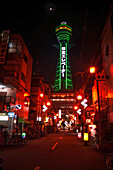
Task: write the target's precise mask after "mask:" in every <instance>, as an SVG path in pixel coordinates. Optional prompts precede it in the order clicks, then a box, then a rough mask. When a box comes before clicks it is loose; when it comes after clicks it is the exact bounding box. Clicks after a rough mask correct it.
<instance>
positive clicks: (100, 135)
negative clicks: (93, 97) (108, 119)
mask: <svg viewBox="0 0 113 170" xmlns="http://www.w3.org/2000/svg"><path fill="white" fill-rule="evenodd" d="M90 73H91V74H95V73H96V69H95V67H90ZM98 81H99V80H97V79H96V82H97V96H98V114H99V148H101V145H102V128H101V112H100V97H99V83H98ZM100 81H101V80H100Z"/></svg>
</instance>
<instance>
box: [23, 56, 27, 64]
mask: <svg viewBox="0 0 113 170" xmlns="http://www.w3.org/2000/svg"><path fill="white" fill-rule="evenodd" d="M23 59H24V61H25V62H26V63H27V57H26V55H25V54H24V56H23Z"/></svg>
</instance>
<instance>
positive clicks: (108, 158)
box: [105, 152, 113, 170]
mask: <svg viewBox="0 0 113 170" xmlns="http://www.w3.org/2000/svg"><path fill="white" fill-rule="evenodd" d="M105 164H106V167H107V170H111V169H113V153H110V152H108V153H106V155H105Z"/></svg>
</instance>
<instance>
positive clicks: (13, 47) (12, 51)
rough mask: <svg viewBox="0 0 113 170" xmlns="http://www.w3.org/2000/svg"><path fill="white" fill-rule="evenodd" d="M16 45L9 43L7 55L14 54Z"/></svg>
mask: <svg viewBox="0 0 113 170" xmlns="http://www.w3.org/2000/svg"><path fill="white" fill-rule="evenodd" d="M16 45H17V42H16V41H12V42H9V45H8V47H9V49H8V52H9V53H16Z"/></svg>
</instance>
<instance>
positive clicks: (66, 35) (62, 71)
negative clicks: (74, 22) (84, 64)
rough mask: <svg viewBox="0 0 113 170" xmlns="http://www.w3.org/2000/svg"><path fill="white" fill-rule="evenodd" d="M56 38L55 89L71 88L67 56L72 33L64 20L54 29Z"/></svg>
mask: <svg viewBox="0 0 113 170" xmlns="http://www.w3.org/2000/svg"><path fill="white" fill-rule="evenodd" d="M55 32H56V36H57V39H58V43H59V44H58V47H59V58H58V61H57V69H56V77H55V83H54V89H55V91H58V90H72V89H73V83H72V76H71V67H70V61H69V56H68V49H69V40H70V36H71V34H72V28H71V27H69V26H68V25H67V23H66V22H62V23H61V25H59V26H58V27H57V28H56V30H55Z"/></svg>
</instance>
